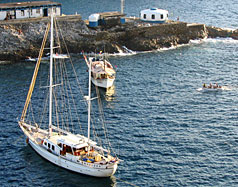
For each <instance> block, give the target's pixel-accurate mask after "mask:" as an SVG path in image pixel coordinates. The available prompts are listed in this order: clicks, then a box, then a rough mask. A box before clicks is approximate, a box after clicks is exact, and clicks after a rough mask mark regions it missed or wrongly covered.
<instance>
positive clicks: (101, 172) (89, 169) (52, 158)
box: [19, 123, 117, 177]
mask: <svg viewBox="0 0 238 187" xmlns="http://www.w3.org/2000/svg"><path fill="white" fill-rule="evenodd" d="M19 125H20V128H21V129H22V131H23V132H24V134H25V136H26V137H27V139H28V143H29V145H30V146H31V147H32V148H33V149H34V150H35V151H36V152H37V153H38V154H39V155H40V156H42V157H43V158H45V159H46V160H48V161H49V162H51V163H53V164H55V165H57V166H59V167H62V168H64V169H67V170H70V171H74V172H76V173H80V174H84V175H89V176H93V177H109V176H112V175H113V174H114V173H115V172H116V170H117V163H114V164H113V165H110V166H109V165H108V166H107V167H104V168H95V167H93V166H95V165H93V164H91V163H87V162H83V161H79V160H78V161H77V160H76V159H74V158H73V157H71V158H67V157H66V156H62V155H57V154H54V153H52V152H51V151H49V150H47V149H45V148H44V147H43V146H42V145H41V143H37V142H38V141H37V140H38V139H39V135H40V134H41V132H40V131H38V132H36V133H35V134H33V135H31V134H30V133H29V131H28V130H26V129H25V128H24V127H23V126H22V125H21V124H20V123H19ZM32 129H33V128H32ZM40 142H41V141H40ZM70 159H71V160H70Z"/></svg>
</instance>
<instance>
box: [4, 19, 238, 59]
mask: <svg viewBox="0 0 238 187" xmlns="http://www.w3.org/2000/svg"><path fill="white" fill-rule="evenodd" d="M56 19H57V23H58V24H59V25H60V28H61V31H60V32H61V33H62V35H63V36H64V39H65V42H66V44H67V47H68V50H69V51H70V52H71V53H80V52H81V51H85V52H95V51H96V52H99V51H102V50H105V51H106V52H108V53H118V52H121V51H124V52H126V51H125V50H127V49H130V50H132V51H151V50H156V49H160V48H164V47H171V46H177V45H180V44H187V43H189V41H190V40H194V39H203V38H206V37H211V38H215V37H232V38H234V39H238V30H229V29H221V28H217V27H212V26H206V25H205V24H191V23H185V22H181V21H168V22H166V23H163V24H148V23H145V22H142V21H140V20H139V19H132V18H131V19H129V18H127V19H126V23H125V24H116V25H110V26H108V25H107V26H100V27H97V28H90V27H88V25H87V24H86V22H85V21H84V20H82V19H81V16H80V15H71V16H59V17H57V18H56ZM48 22H49V18H30V19H24V20H7V21H5V20H4V21H0V32H1V39H0V60H1V61H13V62H17V61H20V60H24V59H26V58H27V57H29V56H31V57H37V56H38V52H39V49H40V46H41V43H42V38H43V36H44V32H45V29H46V26H47V23H48ZM63 50H64V51H63V52H66V49H63Z"/></svg>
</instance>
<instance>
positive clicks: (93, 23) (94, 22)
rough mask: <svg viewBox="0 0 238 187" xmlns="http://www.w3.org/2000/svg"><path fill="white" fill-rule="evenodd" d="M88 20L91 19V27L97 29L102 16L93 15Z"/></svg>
mask: <svg viewBox="0 0 238 187" xmlns="http://www.w3.org/2000/svg"><path fill="white" fill-rule="evenodd" d="M88 19H89V26H90V27H97V26H98V21H99V19H100V15H99V14H91V15H90V16H89V18H88Z"/></svg>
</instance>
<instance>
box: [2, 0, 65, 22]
mask: <svg viewBox="0 0 238 187" xmlns="http://www.w3.org/2000/svg"><path fill="white" fill-rule="evenodd" d="M52 8H53V11H54V13H55V14H56V15H57V16H60V15H61V3H57V2H51V1H31V2H30V1H29V2H19V3H0V20H8V19H23V18H36V17H45V16H49V15H50V13H51V9H52Z"/></svg>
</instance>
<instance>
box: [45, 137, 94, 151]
mask: <svg viewBox="0 0 238 187" xmlns="http://www.w3.org/2000/svg"><path fill="white" fill-rule="evenodd" d="M49 140H50V141H51V142H52V143H54V144H56V145H57V144H59V143H62V144H65V145H69V146H71V147H74V148H82V147H85V146H88V143H87V138H84V137H78V136H74V135H58V134H57V135H53V136H51V137H50V138H49ZM90 143H93V144H96V142H90Z"/></svg>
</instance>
